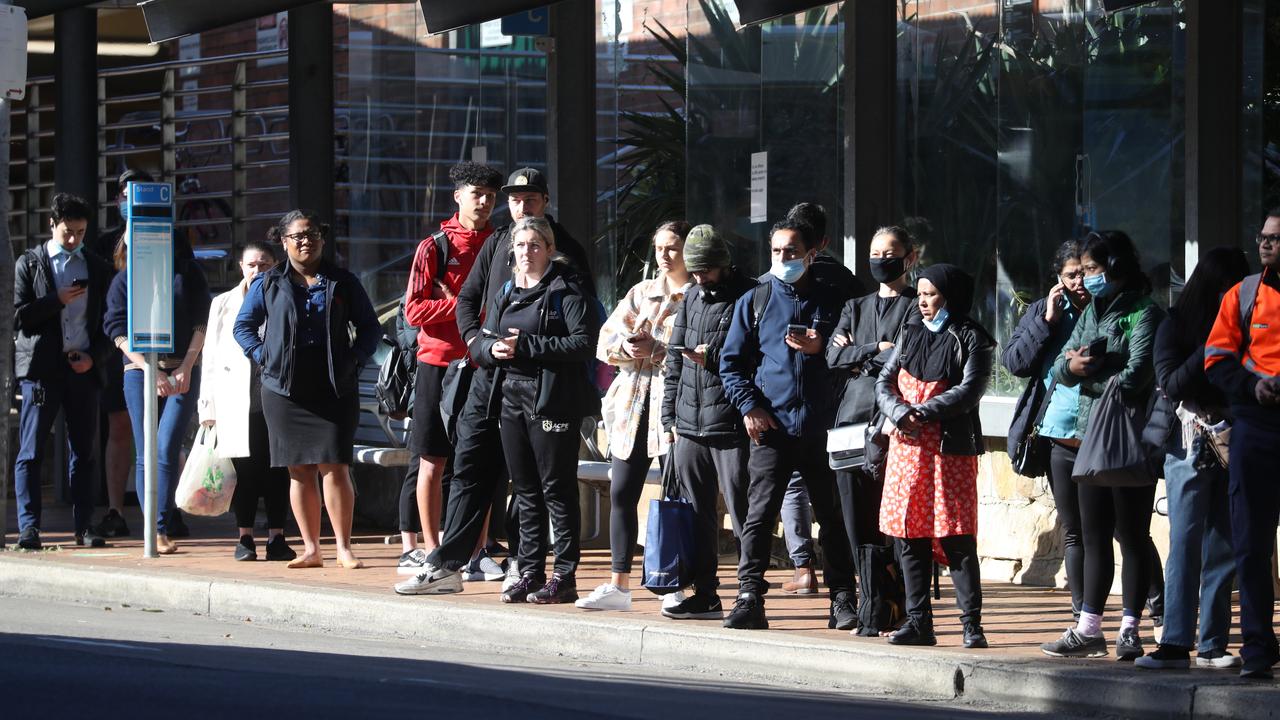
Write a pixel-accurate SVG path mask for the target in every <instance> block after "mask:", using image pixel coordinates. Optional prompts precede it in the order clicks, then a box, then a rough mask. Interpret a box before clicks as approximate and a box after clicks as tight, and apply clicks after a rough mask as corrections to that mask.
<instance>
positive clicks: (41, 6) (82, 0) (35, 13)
mask: <svg viewBox="0 0 1280 720" xmlns="http://www.w3.org/2000/svg"><path fill="white" fill-rule="evenodd" d="M95 2H97V0H17V2H15V3H13V4H14V5H17V6H18V7H20V8H25V9H26V11H27V19H28V20H33V19H35V18H38V17H44V16H45V15H52V14H54V13H56V12H61V11H63V10H73V9H75V8H82V7H89V6H90V5H92V4H94V3H95Z"/></svg>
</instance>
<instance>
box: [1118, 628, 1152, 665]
mask: <svg viewBox="0 0 1280 720" xmlns="http://www.w3.org/2000/svg"><path fill="white" fill-rule="evenodd" d="M1145 654H1146V653H1145V651H1144V650H1143V649H1142V638H1141V637H1139V635H1138V628H1136V627H1131V628H1126V629H1124V630H1121V631H1120V636H1119V637H1117V638H1116V661H1117V662H1133V661H1134V660H1137V659H1138V658H1140V657H1142V656H1143V655H1145Z"/></svg>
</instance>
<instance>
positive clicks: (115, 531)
mask: <svg viewBox="0 0 1280 720" xmlns="http://www.w3.org/2000/svg"><path fill="white" fill-rule="evenodd" d="M95 534H97V535H101V536H102V537H108V538H118V537H129V525H128V523H126V522H125V521H124V516H123V515H121V514H120V512H119V511H118V510H114V509H112V510H108V511H107V514H106V515H104V516H102V521H101V522H99V523H98V527H97V529H96V531H95Z"/></svg>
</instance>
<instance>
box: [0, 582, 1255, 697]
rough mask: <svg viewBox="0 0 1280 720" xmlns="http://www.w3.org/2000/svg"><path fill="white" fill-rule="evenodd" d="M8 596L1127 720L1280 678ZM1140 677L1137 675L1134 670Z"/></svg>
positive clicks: (262, 589)
mask: <svg viewBox="0 0 1280 720" xmlns="http://www.w3.org/2000/svg"><path fill="white" fill-rule="evenodd" d="M0 595H8V596H15V597H23V598H28V599H37V600H52V601H70V602H78V603H85V604H118V603H123V604H128V605H132V606H135V607H149V608H164V609H171V610H183V611H188V612H198V613H201V614H204V615H208V616H210V617H213V618H217V619H222V620H245V619H252V620H253V621H254V622H265V623H269V624H276V625H281V626H288V627H293V628H316V629H321V630H326V631H332V632H335V633H339V634H345V635H354V636H364V637H400V638H411V639H414V640H421V641H428V642H431V643H436V644H447V645H451V646H456V647H462V648H468V649H491V648H492V646H493V640H492V639H493V638H495V637H501V638H502V648H503V650H504V652H509V653H513V654H518V655H527V656H533V657H537V656H539V655H547V654H555V655H559V656H562V657H568V658H573V659H577V660H584V661H595V662H610V663H619V664H624V665H631V666H649V667H663V668H673V669H686V670H690V671H692V672H696V673H700V674H708V675H715V674H724V675H728V676H732V677H743V678H747V679H753V680H763V681H766V682H769V683H772V684H779V683H781V684H788V685H796V686H810V687H819V686H820V687H825V688H847V689H856V690H870V691H875V692H888V693H892V694H899V695H904V696H911V697H915V698H933V699H962V700H965V701H974V702H982V703H992V704H997V705H1004V706H1016V707H1022V708H1027V709H1031V710H1037V711H1043V712H1064V713H1071V714H1077V715H1112V716H1122V717H1130V718H1197V719H1198V718H1205V719H1210V718H1212V719H1215V720H1216V719H1218V718H1240V717H1249V718H1251V720H1258V719H1261V718H1277V720H1280V687H1277V686H1276V685H1257V684H1252V683H1245V682H1243V681H1239V680H1237V679H1235V678H1234V676H1231V675H1226V674H1224V675H1206V673H1205V672H1204V671H1200V672H1165V673H1150V674H1143V675H1140V676H1137V675H1135V672H1136V671H1134V670H1131V669H1129V668H1123V669H1121V668H1114V667H1107V666H1105V665H1103V664H1101V663H1098V662H1071V661H1063V662H1047V661H1039V660H984V659H983V658H982V656H981V654H978V653H967V654H962V653H956V652H952V651H945V650H932V649H925V648H918V649H911V650H905V651H904V650H900V649H897V648H892V647H891V646H887V645H886V646H868V645H865V644H861V643H859V644H853V643H848V642H833V641H828V640H824V639H820V638H812V637H786V636H783V635H780V634H767V633H746V632H735V631H731V630H722V629H718V628H704V627H692V626H689V625H678V624H675V623H672V622H670V621H664V620H661V619H658V618H646V619H645V620H630V619H618V618H614V617H609V618H607V619H606V618H603V617H599V618H597V617H595V616H592V615H589V614H585V613H584V614H572V615H566V614H562V613H546V612H541V611H539V610H538V609H535V608H522V607H510V606H503V607H477V606H475V605H471V604H467V603H461V602H457V601H455V600H451V599H449V598H448V597H442V598H401V597H396V596H394V595H390V594H388V595H386V596H385V597H383V596H371V595H369V594H368V593H357V592H345V591H340V590H330V589H323V588H306V587H299V586H296V585H290V584H285V583H272V582H245V581H238V580H226V579H221V578H196V577H193V576H185V577H184V576H182V575H180V574H178V573H172V572H168V573H157V572H153V571H145V570H135V571H123V572H122V571H120V570H118V569H115V568H105V567H96V566H92V565H87V566H67V565H59V564H53V563H47V562H40V561H38V560H27V559H22V558H13V557H9V558H0ZM1139 678H1140V679H1139Z"/></svg>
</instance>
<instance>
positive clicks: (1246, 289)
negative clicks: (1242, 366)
mask: <svg viewBox="0 0 1280 720" xmlns="http://www.w3.org/2000/svg"><path fill="white" fill-rule="evenodd" d="M1261 285H1262V273H1257V274H1254V275H1249V276H1248V277H1246V278H1245V279H1244V280H1241V281H1240V296H1239V298H1240V361H1241V363H1243V362H1244V356H1245V353H1247V352H1248V351H1249V344H1250V343H1251V342H1253V336H1252V332H1251V331H1252V330H1253V308H1254V306H1255V305H1257V304H1258V288H1259V286H1261Z"/></svg>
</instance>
